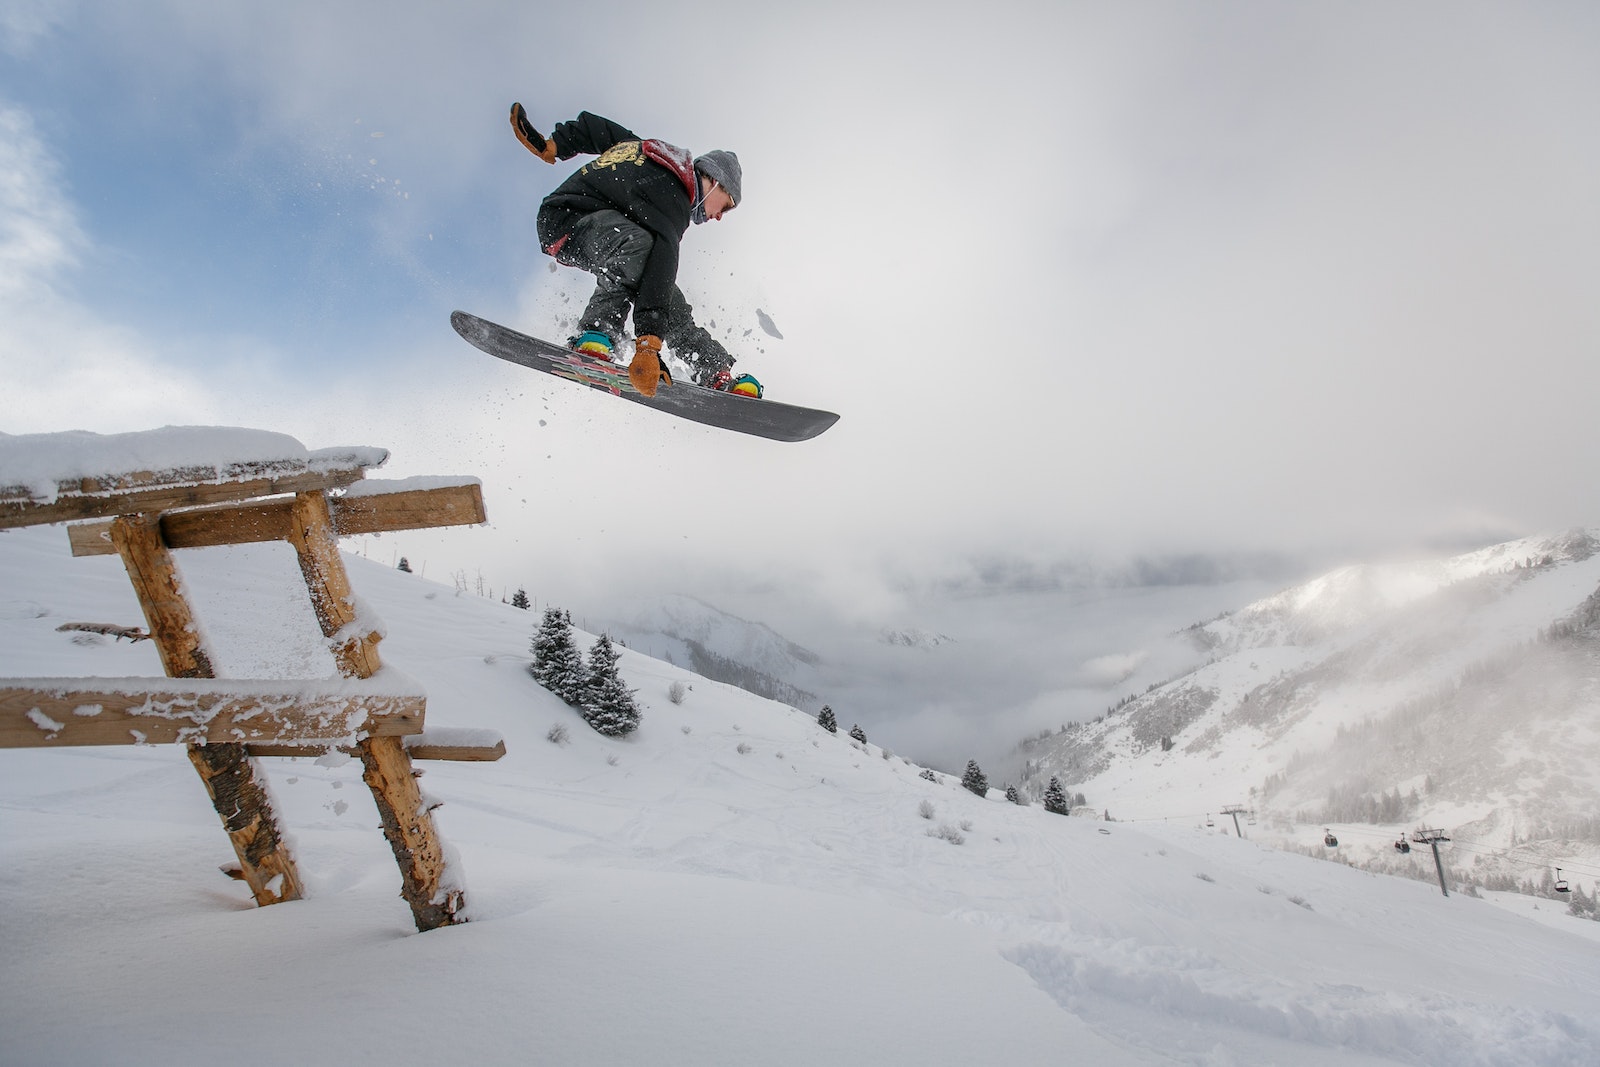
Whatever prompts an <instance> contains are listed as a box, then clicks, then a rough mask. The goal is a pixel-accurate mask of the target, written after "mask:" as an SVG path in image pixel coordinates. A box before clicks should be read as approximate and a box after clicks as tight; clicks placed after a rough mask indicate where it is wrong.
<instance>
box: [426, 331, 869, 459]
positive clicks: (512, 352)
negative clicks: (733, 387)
mask: <svg viewBox="0 0 1600 1067" xmlns="http://www.w3.org/2000/svg"><path fill="white" fill-rule="evenodd" d="M450 325H452V326H454V327H455V330H456V332H457V333H459V334H460V335H461V336H462V337H464V338H466V340H467V341H468V342H469V343H471V344H472V345H473V346H474V347H476V348H479V349H482V350H483V351H485V352H487V353H489V354H490V355H491V356H497V357H499V358H500V359H503V360H506V361H507V362H510V363H515V364H517V365H519V366H523V367H528V368H530V369H532V370H536V371H542V372H544V373H545V374H552V375H555V376H556V377H558V378H565V379H567V380H568V381H572V382H577V383H578V384H579V385H586V386H588V387H589V388H591V389H599V390H602V391H604V392H607V393H610V394H611V395H612V396H620V397H621V398H622V399H624V400H629V401H632V402H633V403H635V404H643V405H644V406H645V407H650V408H655V409H656V410H657V411H664V412H666V413H667V414H668V415H676V416H677V417H678V418H680V419H688V420H689V421H690V422H698V423H700V424H701V425H703V426H714V427H716V428H717V429H721V430H732V431H734V432H735V433H743V434H750V435H751V436H753V437H764V438H766V439H767V440H769V441H809V440H810V439H811V438H813V437H816V436H817V435H818V434H820V433H822V432H823V431H824V430H827V429H828V428H829V427H830V426H832V425H833V424H834V423H836V422H838V421H839V416H838V415H836V414H834V413H833V412H831V411H820V410H818V409H816V408H805V407H799V406H797V405H795V404H784V403H780V402H778V401H775V400H757V399H755V398H753V397H745V396H738V395H736V394H733V393H723V392H718V391H717V390H715V389H706V388H704V387H702V386H698V385H694V384H691V383H689V382H675V383H674V384H672V385H670V386H663V387H662V388H661V389H660V390H659V391H658V392H657V393H656V395H655V396H653V397H646V396H643V395H641V394H640V393H639V391H638V390H637V389H635V388H634V387H633V383H632V382H630V381H628V368H627V367H626V366H622V365H619V364H616V363H612V362H610V361H609V360H604V359H599V358H596V357H594V356H589V355H586V354H584V353H582V352H575V351H573V350H572V349H570V348H568V347H567V346H565V345H558V344H555V343H554V342H551V341H542V340H540V339H539V338H537V337H529V336H528V335H527V334H523V333H518V332H517V331H516V330H512V329H509V328H507V327H505V326H501V325H499V324H498V323H494V322H490V321H489V320H488V319H480V318H479V317H478V316H476V315H469V314H468V313H467V312H465V311H456V312H452V313H451V315H450Z"/></svg>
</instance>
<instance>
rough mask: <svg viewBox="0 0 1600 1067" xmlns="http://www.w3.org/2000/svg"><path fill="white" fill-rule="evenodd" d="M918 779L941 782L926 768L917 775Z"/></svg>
mask: <svg viewBox="0 0 1600 1067" xmlns="http://www.w3.org/2000/svg"><path fill="white" fill-rule="evenodd" d="M917 777H918V778H926V779H927V780H928V781H930V782H937V781H938V780H939V779H938V777H937V776H936V775H935V774H934V773H933V772H932V771H930V770H929V769H928V768H926V767H924V768H922V773H921V774H919V775H917Z"/></svg>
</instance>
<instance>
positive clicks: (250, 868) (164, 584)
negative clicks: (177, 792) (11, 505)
mask: <svg viewBox="0 0 1600 1067" xmlns="http://www.w3.org/2000/svg"><path fill="white" fill-rule="evenodd" d="M111 543H112V544H113V545H115V546H116V547H117V552H118V553H119V554H120V555H121V556H122V563H123V566H124V568H125V569H126V570H127V572H128V579H129V581H131V582H132V583H133V591H134V593H135V594H136V595H137V596H138V598H139V606H140V607H141V608H142V609H143V611H144V617H145V621H146V622H147V623H149V626H150V635H151V637H152V638H153V639H154V640H155V643H156V648H157V649H158V650H159V651H160V653H161V665H162V667H163V668H164V669H165V670H166V672H167V674H168V675H169V676H171V677H175V678H190V679H197V678H210V677H213V676H214V675H215V674H216V672H215V671H214V670H213V669H212V660H211V656H210V653H209V652H207V651H206V649H205V646H204V642H203V641H202V640H201V637H200V627H199V624H198V623H197V622H196V621H195V618H194V612H193V611H192V610H191V609H190V607H189V602H188V600H187V599H185V597H184V595H183V585H182V582H181V581H180V580H179V578H178V568H177V564H176V563H174V562H173V559H172V553H171V552H168V551H167V546H166V544H165V543H164V542H163V541H162V540H161V530H160V527H159V526H158V525H157V521H156V517H155V516H154V515H123V516H120V517H118V518H117V519H116V521H114V522H113V523H112V525H111ZM85 717H86V718H92V717H93V716H85ZM30 721H31V720H30ZM205 749H206V750H205V751H204V752H203V753H201V754H200V755H199V756H196V754H195V753H194V752H193V751H191V752H190V754H189V759H190V762H192V763H193V764H194V766H195V770H196V771H197V772H199V774H200V780H201V782H202V784H204V786H205V789H206V794H207V795H208V796H210V797H211V806H212V808H213V809H214V810H215V811H216V813H217V815H218V817H220V818H221V819H222V825H223V828H224V829H225V830H226V831H227V833H228V840H229V842H230V843H231V844H232V845H233V853H234V855H235V856H237V857H238V859H239V863H240V865H241V866H242V868H243V872H244V880H245V882H246V883H248V884H249V886H250V894H251V896H253V897H254V898H255V901H256V904H258V905H260V906H262V907H265V906H267V905H269V904H277V903H280V902H282V901H285V900H299V899H300V897H301V896H303V895H304V891H305V890H304V886H303V885H302V884H301V881H300V875H299V871H298V869H297V868H296V866H295V862H294V855H293V853H292V852H291V851H290V849H289V845H288V842H287V841H286V840H285V839H284V836H283V834H282V832H281V831H280V830H279V829H278V817H277V814H276V813H275V812H274V811H273V810H272V797H271V794H270V793H269V792H268V791H267V788H266V785H265V784H264V782H263V780H262V778H261V776H260V774H259V772H258V768H257V767H256V761H255V760H253V759H251V758H250V756H249V755H248V754H247V753H246V752H245V750H244V746H243V745H242V744H213V745H207V746H205Z"/></svg>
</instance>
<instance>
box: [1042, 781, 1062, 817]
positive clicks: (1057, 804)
mask: <svg viewBox="0 0 1600 1067" xmlns="http://www.w3.org/2000/svg"><path fill="white" fill-rule="evenodd" d="M1044 810H1045V811H1048V812H1051V813H1053V814H1056V815H1065V814H1067V810H1068V809H1067V794H1066V791H1065V790H1064V789H1062V788H1061V779H1059V778H1051V779H1050V786H1049V788H1047V789H1046V790H1045V791H1044Z"/></svg>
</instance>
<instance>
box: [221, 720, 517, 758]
mask: <svg viewBox="0 0 1600 1067" xmlns="http://www.w3.org/2000/svg"><path fill="white" fill-rule="evenodd" d="M405 743H406V755H408V756H410V757H411V758H412V759H420V760H448V761H451V762H455V763H493V762H494V761H495V760H497V759H499V758H501V757H502V756H504V755H505V754H506V742H505V738H503V737H501V736H500V734H499V733H498V732H496V731H494V730H475V729H469V728H464V727H444V728H442V729H441V728H432V729H427V730H424V731H423V732H422V733H420V734H412V735H410V736H409V737H407V738H406V742H405ZM245 748H246V750H247V751H249V753H250V755H252V756H320V755H322V754H323V753H324V752H328V751H330V750H331V749H334V748H342V750H343V751H349V752H353V751H354V749H353V748H350V747H348V746H338V745H318V746H313V747H307V746H305V745H267V744H261V745H246V746H245Z"/></svg>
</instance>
